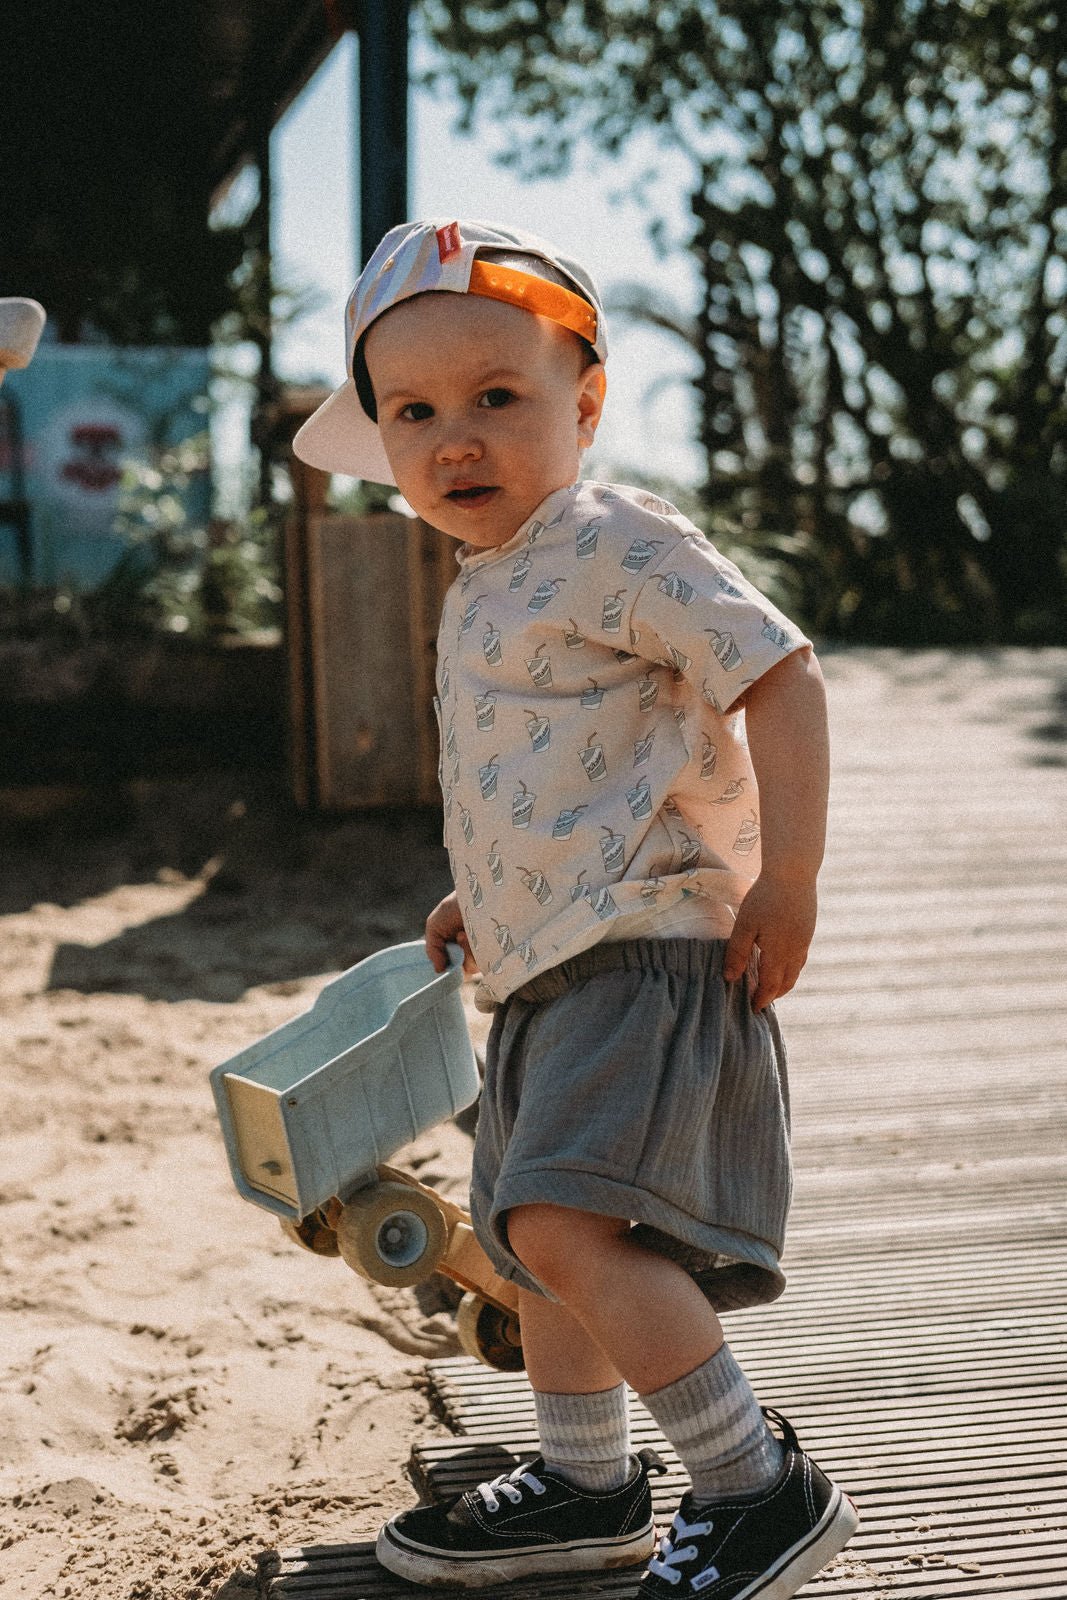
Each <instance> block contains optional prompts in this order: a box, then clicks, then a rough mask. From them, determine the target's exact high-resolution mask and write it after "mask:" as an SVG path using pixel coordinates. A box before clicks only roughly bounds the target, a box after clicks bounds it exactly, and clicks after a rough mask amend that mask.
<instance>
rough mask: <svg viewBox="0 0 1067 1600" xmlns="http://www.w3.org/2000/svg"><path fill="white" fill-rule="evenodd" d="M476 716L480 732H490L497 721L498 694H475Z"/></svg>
mask: <svg viewBox="0 0 1067 1600" xmlns="http://www.w3.org/2000/svg"><path fill="white" fill-rule="evenodd" d="M474 716H475V720H476V722H477V725H478V732H479V733H488V732H489V731H490V729H491V728H492V726H493V723H494V722H495V721H496V695H495V694H478V695H475V697H474Z"/></svg>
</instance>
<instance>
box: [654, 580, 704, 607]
mask: <svg viewBox="0 0 1067 1600" xmlns="http://www.w3.org/2000/svg"><path fill="white" fill-rule="evenodd" d="M656 583H657V584H658V585H659V589H660V592H661V593H662V594H665V595H666V596H667V599H668V600H677V602H678V604H679V605H680V606H688V605H691V604H692V601H693V598H694V596H695V595H696V590H695V589H694V588H693V585H692V584H691V583H687V582H686V581H685V579H684V578H683V577H682V575H681V574H680V573H678V572H665V573H663V575H662V576H661V577H659V578H657V579H656Z"/></svg>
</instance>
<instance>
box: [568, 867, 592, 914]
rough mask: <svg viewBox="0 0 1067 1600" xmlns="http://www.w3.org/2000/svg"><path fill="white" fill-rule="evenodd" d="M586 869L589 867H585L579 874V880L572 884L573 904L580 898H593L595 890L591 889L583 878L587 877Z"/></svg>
mask: <svg viewBox="0 0 1067 1600" xmlns="http://www.w3.org/2000/svg"><path fill="white" fill-rule="evenodd" d="M586 870H587V869H586V868H585V867H583V868H582V870H581V872H579V874H578V877H577V880H576V881H575V882H574V883H572V884H571V905H574V904H575V902H576V901H578V900H591V899H592V898H593V891H592V890H591V889H590V887H589V885H588V884H587V883H583V882H582V879H583V878H584V877H585V874H586Z"/></svg>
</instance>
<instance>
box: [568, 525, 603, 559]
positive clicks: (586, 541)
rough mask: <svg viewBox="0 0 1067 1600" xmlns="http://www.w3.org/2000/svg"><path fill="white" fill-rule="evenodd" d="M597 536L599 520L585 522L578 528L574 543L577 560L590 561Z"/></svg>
mask: <svg viewBox="0 0 1067 1600" xmlns="http://www.w3.org/2000/svg"><path fill="white" fill-rule="evenodd" d="M599 537H600V523H599V522H587V523H586V524H585V525H584V527H581V528H579V529H578V533H577V537H576V538H575V541H574V543H575V552H576V554H577V557H578V560H579V561H592V559H593V557H594V556H595V555H596V543H597V540H598V539H599Z"/></svg>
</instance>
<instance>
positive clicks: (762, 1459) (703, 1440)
mask: <svg viewBox="0 0 1067 1600" xmlns="http://www.w3.org/2000/svg"><path fill="white" fill-rule="evenodd" d="M641 1399H642V1401H643V1403H644V1404H645V1405H646V1406H647V1407H648V1410H649V1411H650V1413H651V1414H652V1416H653V1417H654V1418H655V1420H656V1422H658V1423H659V1426H660V1427H661V1428H662V1430H663V1432H664V1433H665V1434H666V1436H667V1438H668V1439H669V1440H670V1442H671V1444H672V1445H673V1446H674V1448H675V1450H676V1451H677V1452H678V1457H679V1459H680V1461H681V1463H682V1465H683V1467H684V1468H685V1470H686V1471H687V1472H688V1474H689V1476H690V1477H691V1478H692V1480H693V1496H694V1498H695V1500H696V1502H697V1504H698V1505H704V1504H705V1503H707V1502H708V1501H711V1500H723V1499H726V1498H728V1497H729V1496H731V1495H738V1494H754V1493H756V1492H757V1491H758V1490H759V1489H762V1488H764V1487H765V1486H766V1485H767V1484H768V1483H772V1482H773V1481H774V1479H775V1478H776V1477H777V1475H778V1473H779V1471H780V1470H781V1466H782V1448H781V1445H780V1444H779V1443H778V1440H777V1439H776V1438H775V1437H774V1434H773V1433H772V1432H771V1430H770V1429H769V1428H768V1426H767V1424H766V1422H765V1420H764V1417H763V1413H762V1412H761V1410H760V1407H759V1401H758V1400H757V1399H756V1396H755V1395H754V1394H753V1392H752V1389H751V1387H750V1385H749V1381H748V1379H747V1378H746V1377H745V1375H744V1373H743V1372H742V1371H741V1368H740V1367H739V1366H738V1365H737V1362H736V1361H735V1360H734V1358H733V1356H732V1355H731V1353H730V1351H729V1349H728V1348H727V1346H726V1345H723V1346H722V1348H721V1349H720V1350H718V1351H716V1353H715V1355H713V1356H712V1357H711V1359H710V1360H709V1361H705V1363H704V1365H703V1366H702V1367H697V1369H696V1371H695V1372H690V1373H688V1374H687V1376H686V1377H684V1378H679V1379H678V1380H677V1382H675V1383H669V1384H668V1385H667V1386H666V1388H663V1389H657V1390H655V1391H654V1393H652V1394H645V1395H642V1396H641Z"/></svg>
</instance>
